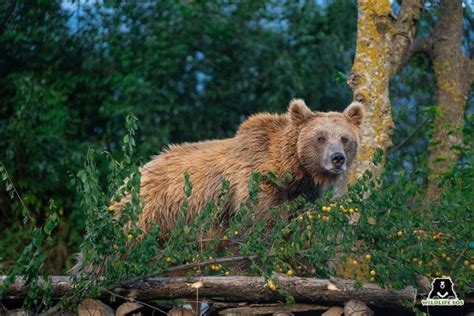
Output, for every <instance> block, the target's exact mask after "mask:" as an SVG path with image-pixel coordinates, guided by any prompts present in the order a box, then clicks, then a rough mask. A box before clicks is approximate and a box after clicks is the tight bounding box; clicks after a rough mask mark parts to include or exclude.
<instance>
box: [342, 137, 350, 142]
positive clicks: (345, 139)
mask: <svg viewBox="0 0 474 316" xmlns="http://www.w3.org/2000/svg"><path fill="white" fill-rule="evenodd" d="M341 142H342V143H343V144H347V143H348V142H349V138H347V137H344V136H343V137H341Z"/></svg>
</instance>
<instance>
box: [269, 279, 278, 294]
mask: <svg viewBox="0 0 474 316" xmlns="http://www.w3.org/2000/svg"><path fill="white" fill-rule="evenodd" d="M267 285H268V288H269V289H270V290H272V291H276V289H277V287H276V285H275V283H274V282H273V281H272V280H268V282H267Z"/></svg>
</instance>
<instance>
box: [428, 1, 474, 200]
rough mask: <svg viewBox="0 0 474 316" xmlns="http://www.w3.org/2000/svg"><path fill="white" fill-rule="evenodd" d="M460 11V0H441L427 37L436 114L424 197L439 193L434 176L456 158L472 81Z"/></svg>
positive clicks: (434, 196) (455, 160)
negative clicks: (435, 88)
mask: <svg viewBox="0 0 474 316" xmlns="http://www.w3.org/2000/svg"><path fill="white" fill-rule="evenodd" d="M462 28H463V13H462V4H461V0H441V2H440V18H439V20H438V22H437V23H436V26H435V28H434V31H433V34H432V35H431V36H430V38H429V39H428V41H429V42H430V43H431V47H428V54H429V56H431V58H432V60H433V67H434V73H435V76H436V86H437V91H436V100H437V106H438V115H436V116H435V118H434V131H433V136H432V138H431V141H430V152H429V162H428V167H429V170H430V175H429V178H428V190H427V197H428V198H430V199H437V198H438V197H439V189H438V180H439V178H440V176H442V175H443V174H444V173H446V172H447V171H449V170H450V169H451V168H452V167H453V166H454V165H456V163H457V162H458V160H459V156H460V150H461V148H462V131H461V126H462V124H463V121H464V111H465V109H466V101H467V97H468V94H469V89H470V86H471V84H472V82H473V77H474V73H473V69H474V66H473V62H472V61H471V60H470V59H469V58H467V57H466V56H465V55H464V54H463V52H462V42H461V37H462Z"/></svg>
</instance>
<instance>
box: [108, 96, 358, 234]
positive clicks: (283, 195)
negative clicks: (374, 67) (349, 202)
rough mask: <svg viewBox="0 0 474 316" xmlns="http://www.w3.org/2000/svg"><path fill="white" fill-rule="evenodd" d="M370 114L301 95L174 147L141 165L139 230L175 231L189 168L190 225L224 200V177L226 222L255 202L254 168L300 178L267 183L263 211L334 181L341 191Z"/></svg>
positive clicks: (261, 195) (310, 194)
mask: <svg viewBox="0 0 474 316" xmlns="http://www.w3.org/2000/svg"><path fill="white" fill-rule="evenodd" d="M363 116H364V109H363V106H362V105H361V104H360V103H357V102H354V103H352V104H351V105H349V106H348V107H347V108H346V109H345V111H344V112H342V113H339V112H327V113H322V112H312V111H311V110H310V109H309V108H308V107H307V106H306V104H305V103H304V101H303V100H299V99H297V100H293V101H291V103H290V105H289V108H288V112H287V113H285V114H283V115H277V114H269V113H261V114H257V115H253V116H251V117H250V118H248V119H247V120H246V121H244V122H243V123H242V124H241V125H240V128H239V130H238V131H237V134H236V135H235V137H233V138H229V139H223V140H210V141H202V142H198V143H185V144H181V145H171V146H169V148H168V149H166V150H164V151H163V152H162V153H161V154H160V155H158V156H156V157H154V158H153V159H152V160H151V161H150V162H149V163H147V164H146V165H145V166H144V167H143V168H142V170H141V172H142V178H141V197H142V199H143V203H144V208H143V211H142V213H141V215H140V219H139V227H140V228H142V229H143V230H144V232H147V231H149V229H150V228H151V225H152V224H158V225H159V226H160V228H161V230H162V236H163V235H166V234H167V233H169V232H170V231H171V230H172V229H173V227H174V226H175V225H176V223H177V221H178V218H179V216H180V214H181V212H182V203H183V200H184V192H183V188H184V185H185V183H184V182H185V181H184V176H183V174H184V173H185V172H187V173H188V174H189V177H190V181H191V183H192V194H191V196H190V197H189V201H188V203H189V204H188V211H187V219H186V220H187V221H188V222H190V221H192V220H193V219H194V218H195V217H196V216H197V214H198V213H199V212H200V211H201V210H202V209H203V208H205V207H206V206H207V204H208V203H209V202H210V201H212V200H213V199H216V198H217V196H218V194H219V193H220V192H221V187H222V182H223V181H224V180H227V181H228V182H229V184H230V187H229V195H230V199H229V201H228V204H227V205H226V206H225V210H224V213H225V214H220V215H221V218H222V219H223V220H224V221H225V220H226V219H227V220H228V219H229V218H231V217H232V215H233V214H235V213H236V212H237V211H238V210H239V207H240V205H241V204H242V203H243V202H245V201H246V200H247V199H248V195H249V194H248V182H249V179H250V177H251V175H252V173H260V174H268V173H270V172H272V173H273V174H274V175H276V177H283V176H284V175H285V174H288V172H290V173H291V175H292V179H291V180H290V181H289V182H287V183H285V184H284V185H283V186H275V185H261V188H260V192H259V196H258V205H257V207H256V209H255V210H254V212H256V214H257V216H268V214H269V212H268V209H269V208H270V207H272V206H276V205H278V204H280V203H282V202H284V201H288V200H291V199H294V198H296V197H297V196H298V195H301V194H303V195H305V196H306V197H307V198H309V199H314V198H315V197H317V196H318V195H319V194H320V193H321V190H322V189H324V188H325V187H327V186H328V185H331V184H336V192H335V193H336V194H338V195H340V194H342V193H343V192H344V190H345V186H346V179H347V171H348V168H349V167H350V165H351V163H352V161H353V160H354V158H355V157H356V153H357V148H358V145H359V142H360V140H359V135H360V132H359V128H360V125H361V122H362V119H363ZM127 201H128V198H127V197H126V198H125V199H123V200H122V201H121V202H120V203H118V204H116V205H115V206H114V207H115V208H116V209H117V210H118V209H120V207H121V206H122V205H123V204H124V203H126V202H127Z"/></svg>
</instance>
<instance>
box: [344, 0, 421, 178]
mask: <svg viewBox="0 0 474 316" xmlns="http://www.w3.org/2000/svg"><path fill="white" fill-rule="evenodd" d="M422 8H423V1H422V0H405V1H403V3H402V7H401V10H400V13H399V16H398V17H395V16H394V14H393V12H392V7H391V5H390V1H389V0H359V1H358V22H357V48H356V56H355V59H354V65H353V68H352V72H351V75H350V76H349V80H348V84H349V86H350V87H351V88H352V90H353V94H354V99H355V100H357V101H359V102H361V103H363V104H364V105H365V119H364V123H363V124H362V127H361V137H362V141H361V146H360V149H359V156H358V159H357V161H355V163H354V165H353V168H352V171H351V174H350V175H349V182H353V181H354V180H356V179H357V178H359V177H360V176H361V175H362V174H363V173H364V172H365V171H366V170H370V171H371V172H372V173H373V174H374V175H375V176H379V175H380V173H381V171H382V169H383V164H379V165H378V166H374V165H373V164H372V159H373V157H374V154H375V153H376V151H377V149H378V148H381V149H383V150H384V152H387V148H388V147H390V146H391V145H392V142H391V136H392V134H393V130H394V128H395V125H394V123H393V120H392V113H391V105H390V100H389V81H390V78H391V77H392V76H394V75H395V74H396V73H397V72H398V71H399V70H400V69H401V67H402V66H403V64H404V63H405V62H406V60H407V58H408V56H409V54H410V47H411V45H412V43H413V36H414V33H415V30H416V26H417V23H418V19H419V16H420V13H421V10H422Z"/></svg>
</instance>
